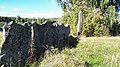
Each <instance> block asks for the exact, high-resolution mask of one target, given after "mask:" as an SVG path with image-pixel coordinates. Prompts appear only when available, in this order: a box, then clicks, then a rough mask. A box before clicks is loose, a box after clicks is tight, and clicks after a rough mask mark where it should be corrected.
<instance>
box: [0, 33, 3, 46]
mask: <svg viewBox="0 0 120 67" xmlns="http://www.w3.org/2000/svg"><path fill="white" fill-rule="evenodd" d="M2 37H3V35H2V32H0V47H2Z"/></svg>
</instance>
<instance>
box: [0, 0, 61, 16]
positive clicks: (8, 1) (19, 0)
mask: <svg viewBox="0 0 120 67" xmlns="http://www.w3.org/2000/svg"><path fill="white" fill-rule="evenodd" d="M18 15H19V16H20V17H26V18H33V17H34V18H38V17H39V18H60V17H62V15H63V11H62V9H61V7H60V5H58V3H57V2H56V0H0V16H9V17H16V16H18Z"/></svg>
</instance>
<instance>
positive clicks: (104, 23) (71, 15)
mask: <svg viewBox="0 0 120 67" xmlns="http://www.w3.org/2000/svg"><path fill="white" fill-rule="evenodd" d="M57 2H58V3H59V4H60V6H61V7H62V9H63V11H64V10H66V12H65V13H64V16H63V17H62V19H61V20H60V21H62V22H64V23H68V24H70V26H71V33H72V34H73V35H75V34H76V29H77V23H78V13H79V11H82V13H83V27H82V34H83V35H85V36H109V35H118V34H119V32H118V31H116V32H117V34H116V33H113V32H114V31H113V29H114V30H116V28H115V27H114V26H113V24H114V25H115V24H116V23H117V21H116V20H115V18H116V13H115V7H114V6H110V7H109V8H107V9H106V10H105V9H104V8H105V7H106V6H107V3H108V2H109V0H57ZM64 3H65V4H64ZM62 5H64V6H62ZM63 7H66V8H63ZM117 25H118V26H119V22H118V23H117Z"/></svg>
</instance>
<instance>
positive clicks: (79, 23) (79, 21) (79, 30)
mask: <svg viewBox="0 0 120 67" xmlns="http://www.w3.org/2000/svg"><path fill="white" fill-rule="evenodd" d="M82 17H83V15H82V12H81V11H80V12H79V14H78V25H77V36H80V35H81V33H82Z"/></svg>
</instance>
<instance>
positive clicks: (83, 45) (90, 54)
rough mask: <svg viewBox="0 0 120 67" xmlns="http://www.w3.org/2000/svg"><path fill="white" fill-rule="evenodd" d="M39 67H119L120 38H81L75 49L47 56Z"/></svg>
mask: <svg viewBox="0 0 120 67" xmlns="http://www.w3.org/2000/svg"><path fill="white" fill-rule="evenodd" d="M39 67H120V38H119V37H89V38H84V37H82V38H81V39H80V41H79V44H78V45H77V47H76V48H72V49H67V48H66V49H65V50H63V51H62V52H60V53H56V54H51V55H47V57H45V58H44V60H43V61H42V62H39Z"/></svg>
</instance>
